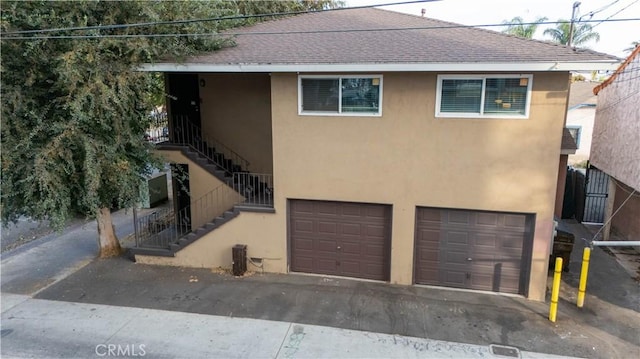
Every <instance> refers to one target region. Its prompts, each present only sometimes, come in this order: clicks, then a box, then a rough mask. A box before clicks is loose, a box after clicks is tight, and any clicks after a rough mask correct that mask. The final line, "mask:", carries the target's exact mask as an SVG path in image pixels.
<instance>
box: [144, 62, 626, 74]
mask: <svg viewBox="0 0 640 359" xmlns="http://www.w3.org/2000/svg"><path fill="white" fill-rule="evenodd" d="M619 64H620V62H618V61H590V62H589V61H585V62H561V61H547V62H503V63H497V62H494V63H477V62H470V63H444V62H443V63H360V64H349V63H345V64H208V63H155V64H143V65H142V66H141V67H140V70H141V71H145V72H327V73H329V72H463V71H481V72H529V71H593V70H615V69H616V68H617V67H618V65H619Z"/></svg>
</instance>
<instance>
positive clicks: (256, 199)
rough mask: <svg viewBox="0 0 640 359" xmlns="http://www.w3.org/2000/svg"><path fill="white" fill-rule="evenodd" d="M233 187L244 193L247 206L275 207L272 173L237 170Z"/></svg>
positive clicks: (243, 202) (244, 203)
mask: <svg viewBox="0 0 640 359" xmlns="http://www.w3.org/2000/svg"><path fill="white" fill-rule="evenodd" d="M233 189H234V190H235V191H236V192H238V193H239V194H240V195H242V197H243V198H244V200H243V201H242V204H243V205H245V206H256V207H273V175H272V174H266V173H249V172H236V173H234V174H233Z"/></svg>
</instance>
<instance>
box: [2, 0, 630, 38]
mask: <svg viewBox="0 0 640 359" xmlns="http://www.w3.org/2000/svg"><path fill="white" fill-rule="evenodd" d="M637 1H640V0H637ZM623 21H640V18H628V19H609V20H585V21H581V22H583V23H588V22H623ZM564 22H566V21H544V22H530V23H522V24H520V23H519V24H518V25H532V24H538V25H554V24H559V23H564ZM504 26H509V24H504V23H500V24H479V25H462V24H450V25H440V26H418V27H399V28H398V27H393V28H372V29H339V30H305V31H302V30H301V31H264V32H223V33H218V32H209V33H168V34H160V33H157V34H154V33H151V34H110V35H100V34H93V35H51V36H10V37H4V38H3V40H48V39H100V38H123V39H127V38H145V37H174V36H215V35H224V36H243V35H245V36H246V35H297V34H327V33H350V32H376V31H411V30H438V29H457V28H458V29H459V28H484V27H504Z"/></svg>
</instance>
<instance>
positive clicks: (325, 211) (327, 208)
mask: <svg viewBox="0 0 640 359" xmlns="http://www.w3.org/2000/svg"><path fill="white" fill-rule="evenodd" d="M315 205H316V208H315V211H314V214H317V215H318V216H319V217H322V216H327V215H329V216H335V215H337V214H338V205H337V204H336V203H334V202H321V201H318V202H317V203H316V204H315Z"/></svg>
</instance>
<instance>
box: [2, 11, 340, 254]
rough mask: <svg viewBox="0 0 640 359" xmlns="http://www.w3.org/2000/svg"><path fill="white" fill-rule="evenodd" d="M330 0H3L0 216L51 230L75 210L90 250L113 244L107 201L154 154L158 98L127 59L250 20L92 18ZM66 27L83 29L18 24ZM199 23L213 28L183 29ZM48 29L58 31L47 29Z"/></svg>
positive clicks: (129, 201) (142, 59)
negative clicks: (92, 224)
mask: <svg viewBox="0 0 640 359" xmlns="http://www.w3.org/2000/svg"><path fill="white" fill-rule="evenodd" d="M334 6H339V4H338V3H336V2H334V1H312V2H304V1H222V0H218V1H184V2H183V1H122V2H110V1H97V0H96V1H90V0H85V1H51V2H49V1H28V2H22V1H3V2H2V8H1V12H0V29H1V31H2V38H1V46H2V48H1V55H0V56H1V61H2V68H1V71H2V79H1V80H2V88H1V96H2V98H1V103H2V113H1V115H2V119H1V120H2V123H1V124H2V127H1V141H2V143H1V146H2V148H1V149H2V182H1V190H2V192H1V210H2V220H3V223H4V224H7V223H9V222H11V221H16V220H17V219H18V218H19V217H20V216H27V217H30V218H32V219H34V220H49V221H50V225H51V226H52V227H54V228H56V229H61V228H63V226H64V224H65V222H66V221H67V219H68V218H70V216H73V215H76V214H83V215H86V216H87V217H89V218H96V222H97V225H98V243H99V247H100V255H101V256H103V257H105V256H112V255H117V254H119V253H120V246H119V242H118V240H117V238H116V236H115V233H114V231H113V226H112V222H111V210H112V209H114V208H116V207H118V208H124V207H129V206H132V205H134V204H135V202H137V200H138V194H139V191H138V189H139V185H140V183H141V178H142V176H143V175H145V174H148V173H149V172H150V170H151V169H152V166H154V165H158V164H159V160H158V159H157V158H155V157H154V156H153V152H152V145H151V144H149V143H147V142H145V141H144V140H143V138H144V132H145V129H146V127H147V125H148V121H149V116H148V114H149V112H150V111H151V109H152V108H153V107H154V105H157V102H158V97H157V96H154V89H157V87H158V86H157V84H158V81H157V75H156V77H155V78H154V75H152V74H148V73H144V72H138V71H135V69H136V68H137V67H138V65H140V64H142V63H148V62H153V61H157V60H158V59H161V58H166V57H172V58H184V57H186V56H189V55H192V54H196V53H198V52H201V51H214V50H217V49H220V48H221V47H224V46H231V45H233V43H232V40H230V39H225V38H223V37H221V36H218V35H215V34H216V33H218V32H219V31H221V30H224V29H227V28H231V27H235V26H242V25H246V24H251V23H253V22H256V21H259V20H260V19H257V18H253V19H238V20H224V21H202V22H190V23H184V24H180V25H176V24H164V25H155V26H143V27H113V28H102V29H97V28H95V27H96V26H101V25H106V24H132V23H147V22H158V21H171V20H181V19H185V18H189V19H203V18H215V17H221V16H232V15H238V14H262V13H277V12H285V11H301V10H305V9H324V8H328V7H334ZM69 27H94V28H93V29H83V30H80V31H62V30H60V31H53V32H40V33H32V34H30V33H19V32H20V31H29V30H41V29H60V28H69ZM201 33H210V34H214V35H212V36H195V35H189V34H201ZM151 34H186V35H185V36H165V37H158V36H149V35H151ZM56 35H64V36H68V37H62V38H53V36H56ZM114 35H115V36H120V37H115V36H114ZM80 36H82V37H80ZM155 93H156V94H157V90H156V92H155ZM154 102H155V103H154Z"/></svg>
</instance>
